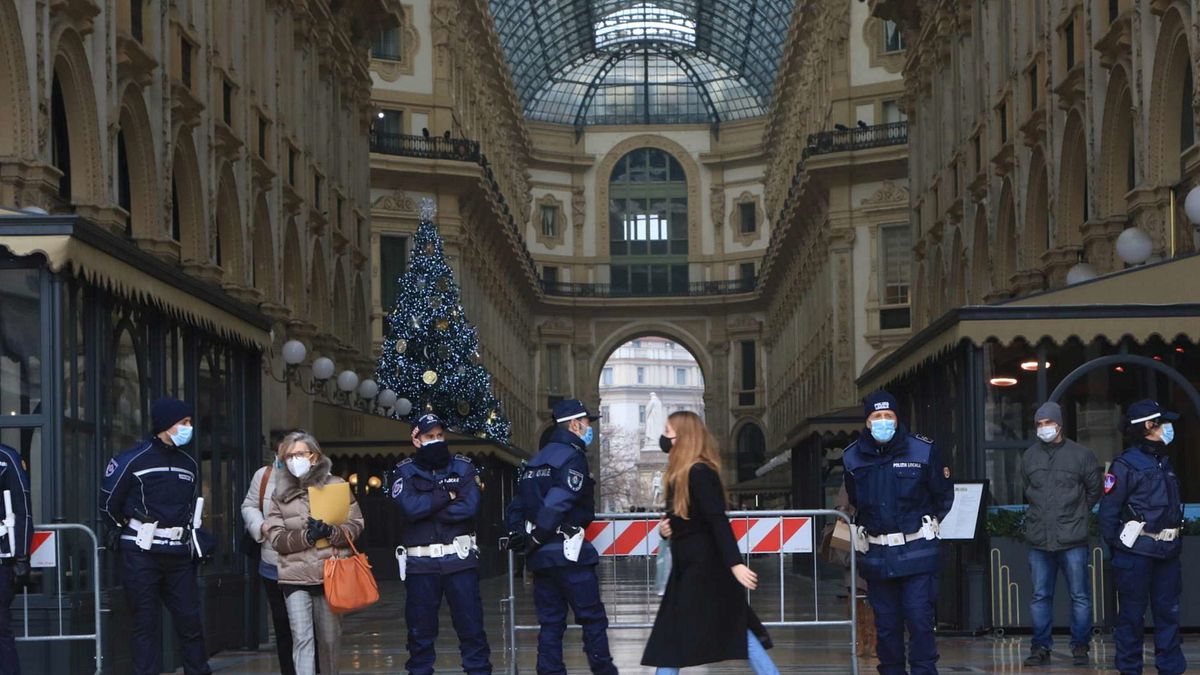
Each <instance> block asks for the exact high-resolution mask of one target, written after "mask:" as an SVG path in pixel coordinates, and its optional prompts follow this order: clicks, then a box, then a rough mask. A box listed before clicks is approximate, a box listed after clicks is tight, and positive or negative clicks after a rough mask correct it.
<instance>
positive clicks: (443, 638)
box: [211, 559, 1200, 675]
mask: <svg viewBox="0 0 1200 675" xmlns="http://www.w3.org/2000/svg"><path fill="white" fill-rule="evenodd" d="M600 571H601V584H602V594H603V597H604V598H605V603H606V605H607V607H608V611H609V616H610V621H612V622H614V623H631V624H637V623H647V622H651V621H653V618H654V611H655V606H656V605H657V598H656V597H655V596H654V594H653V592H652V591H649V589H648V586H649V584H648V582H647V579H648V578H650V577H652V575H653V572H652V570H651V568H649V567H648V566H647V565H646V564H645V562H644V561H641V560H633V559H630V560H620V561H614V562H611V563H608V564H603V565H602V566H601V568H600ZM758 572H759V575H760V580H761V586H760V588H759V590H758V591H756V592H755V594H754V605H755V607H756V609H757V611H758V612H759V615H760V616H761V617H762V618H763V620H764V621H774V620H778V619H779V612H780V604H781V603H782V605H783V608H784V617H785V618H786V619H787V620H806V621H807V620H813V619H817V618H819V619H821V620H838V619H843V618H845V612H844V611H843V612H842V614H841V615H838V614H837V613H836V612H833V611H831V610H830V608H840V607H845V606H846V604H845V601H844V600H838V599H837V598H836V597H835V594H836V592H837V584H836V583H825V584H822V585H820V586H819V587H818V588H817V589H815V591H814V589H813V586H812V583H811V581H808V580H807V579H805V578H803V577H800V576H793V575H791V574H788V575H787V589H786V592H783V593H781V592H780V585H779V583H778V572H777V568H776V567H774V566H773V565H772V564H770V563H769V562H763V563H762V567H761V568H759V569H758ZM380 593H381V596H382V598H383V599H382V600H381V601H380V602H379V603H378V604H377V605H375V606H373V607H371V608H370V609H369V610H366V611H363V612H360V613H357V614H353V615H350V616H348V617H346V619H345V622H344V624H343V628H344V636H345V637H344V641H343V645H342V656H341V666H342V672H347V673H403V672H404V662H405V660H406V659H407V658H408V655H407V652H406V651H405V646H404V643H405V635H404V619H403V616H404V588H403V584H401V583H400V582H384V584H382V586H381V588H380ZM814 594H815V595H816V597H817V598H819V602H817V603H814V602H813V597H814ZM483 596H484V611H485V612H486V614H487V631H488V638H489V642H490V643H491V647H492V663H493V665H494V666H495V668H496V672H497V673H502V672H508V671H507V666H508V651H509V649H508V644H507V633H508V631H507V625H508V619H507V614H506V612H505V610H504V609H503V606H502V603H501V599H502V598H503V597H505V596H507V582H506V580H505V578H504V577H498V578H494V579H489V580H487V581H485V582H484V584H483ZM530 596H531V589H530V588H529V586H528V582H527V581H522V580H521V579H518V580H517V583H516V598H517V601H516V611H517V622H518V625H528V624H534V623H535V620H534V614H533V607H532V601H531V597H530ZM441 626H442V629H441V634H440V636H439V638H438V664H437V672H438V673H457V672H462V671H461V668H460V667H459V665H458V664H459V659H458V653H457V650H458V647H457V641H456V639H455V637H454V631H453V628H452V627H451V624H450V617H449V613H448V611H447V610H446V609H445V607H444V606H443V608H442V620H441ZM648 634H649V630H648V629H645V628H626V629H620V628H614V629H612V630H610V632H609V641H610V644H611V647H612V650H613V655H614V657H615V658H616V661H617V665H618V667H619V668H620V669H621V672H623V673H649V672H651V669H649V668H645V667H642V666H640V665H639V662H640V660H641V654H642V648H643V646H644V645H645V642H646V637H647V635H648ZM771 635H772V638H773V640H774V642H775V645H776V646H775V648H774V649H773V650H771V652H770V653H771V655H772V657H773V658H774V659H775V662H776V664H777V665H778V666H779V670H780V672H781V673H821V674H824V675H839V674H841V673H851V672H852V671H851V667H850V657H849V651H850V650H849V632H848V630H847V629H844V628H836V629H835V628H820V629H817V628H773V629H772V630H771ZM938 646H939V651H940V652H941V661H940V663H939V671H940V672H942V673H1036V672H1047V673H1055V674H1056V675H1068V674H1083V673H1089V674H1091V673H1115V672H1116V671H1115V670H1114V669H1113V668H1112V642H1111V638H1110V637H1108V636H1104V637H1100V638H1097V639H1096V640H1095V642H1094V643H1093V646H1092V661H1093V664H1092V665H1091V666H1087V667H1074V666H1071V656H1070V652H1069V649H1068V648H1067V645H1066V641H1065V640H1061V639H1060V640H1059V641H1058V644H1057V645H1056V649H1055V651H1054V653H1053V655H1052V658H1051V665H1050V666H1049V667H1042V668H1026V667H1024V666H1023V665H1022V661H1023V660H1024V658H1025V656H1026V655H1027V652H1028V638H1027V637H1026V638H1021V637H1003V638H996V637H976V638H960V637H944V638H941V639H939V641H938ZM1184 649H1185V653H1186V654H1187V657H1188V660H1189V661H1190V662H1192V663H1196V664H1200V636H1186V637H1185V640H1184ZM516 651H517V666H518V669H519V672H522V673H533V672H534V662H535V660H536V633H535V632H520V633H518V639H517V650H516ZM1153 651H1154V648H1153V645H1152V644H1149V643H1148V644H1147V647H1146V658H1147V665H1148V667H1147V672H1149V673H1153V672H1154V667H1153V659H1154V656H1153ZM564 652H565V654H564V656H565V658H566V662H567V666H568V668H570V670H571V672H572V673H577V672H578V673H586V672H587V662H586V660H585V659H584V655H583V652H582V651H581V643H580V639H579V632H578V630H573V631H572V630H568V632H567V644H566V649H565V650H564ZM211 664H212V667H213V670H214V671H215V672H219V673H223V674H224V673H229V674H232V673H273V672H277V665H276V664H277V661H276V659H275V655H274V650H273V648H272V646H271V645H264V646H263V648H262V649H261V650H260V651H257V652H222V653H220V654H218V655H216V656H215V657H213V659H212V661H211ZM875 665H876V663H875V661H873V660H871V659H860V660H859V670H860V673H862V674H863V675H869V674H871V673H874V672H875ZM684 672H685V673H691V674H694V675H701V674H712V675H716V674H733V673H749V667H748V665H747V664H746V663H745V662H728V663H723V664H718V665H714V666H706V667H698V668H694V669H687V670H685V671H684Z"/></svg>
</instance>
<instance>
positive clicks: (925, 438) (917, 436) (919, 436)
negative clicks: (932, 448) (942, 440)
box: [913, 434, 933, 445]
mask: <svg viewBox="0 0 1200 675" xmlns="http://www.w3.org/2000/svg"><path fill="white" fill-rule="evenodd" d="M913 438H915V439H917V440H918V441H923V442H925V443H928V444H930V445H933V439H932V438H930V437H928V436H926V435H925V434H913Z"/></svg>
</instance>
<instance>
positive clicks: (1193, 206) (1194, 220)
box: [1183, 185, 1200, 225]
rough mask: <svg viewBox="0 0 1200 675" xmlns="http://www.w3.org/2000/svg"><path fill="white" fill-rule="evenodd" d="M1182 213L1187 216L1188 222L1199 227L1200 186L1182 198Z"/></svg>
mask: <svg viewBox="0 0 1200 675" xmlns="http://www.w3.org/2000/svg"><path fill="white" fill-rule="evenodd" d="M1183 212H1184V213H1185V214H1187V219H1188V222H1190V223H1191V224H1193V225H1200V185H1197V186H1196V187H1194V188H1192V189H1191V190H1189V191H1188V193H1187V196H1186V197H1184V198H1183Z"/></svg>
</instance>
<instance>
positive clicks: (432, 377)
mask: <svg viewBox="0 0 1200 675" xmlns="http://www.w3.org/2000/svg"><path fill="white" fill-rule="evenodd" d="M421 381H422V382H424V383H425V384H428V385H434V384H437V381H438V374H437V373H435V372H434V371H432V370H427V371H425V372H424V373H423V374H422V375H421Z"/></svg>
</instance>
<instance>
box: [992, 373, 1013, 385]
mask: <svg viewBox="0 0 1200 675" xmlns="http://www.w3.org/2000/svg"><path fill="white" fill-rule="evenodd" d="M1016 383H1017V378H1015V377H1009V376H1007V375H998V376H996V377H993V378H992V379H990V380H988V384H990V385H992V386H993V387H1011V386H1013V385H1015V384H1016Z"/></svg>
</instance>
